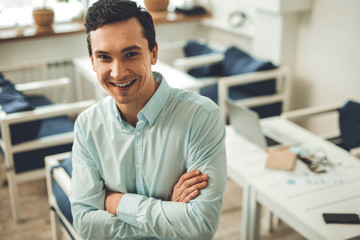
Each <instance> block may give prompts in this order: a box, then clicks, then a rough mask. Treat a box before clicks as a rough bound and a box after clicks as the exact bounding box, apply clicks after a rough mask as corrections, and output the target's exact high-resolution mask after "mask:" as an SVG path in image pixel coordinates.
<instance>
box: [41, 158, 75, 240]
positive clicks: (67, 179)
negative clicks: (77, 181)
mask: <svg viewBox="0 0 360 240" xmlns="http://www.w3.org/2000/svg"><path fill="white" fill-rule="evenodd" d="M45 171H46V185H47V189H48V200H49V206H50V220H51V229H52V239H53V240H60V239H62V236H65V238H66V239H81V238H80V237H79V235H78V234H77V233H76V231H75V229H74V227H73V226H72V221H73V219H72V214H71V206H70V201H69V195H70V185H71V174H72V163H71V153H70V152H66V153H60V154H56V155H52V156H47V157H45Z"/></svg>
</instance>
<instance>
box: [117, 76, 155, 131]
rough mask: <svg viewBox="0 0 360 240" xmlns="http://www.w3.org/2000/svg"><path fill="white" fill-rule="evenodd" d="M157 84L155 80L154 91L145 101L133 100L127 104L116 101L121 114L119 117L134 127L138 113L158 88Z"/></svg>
mask: <svg viewBox="0 0 360 240" xmlns="http://www.w3.org/2000/svg"><path fill="white" fill-rule="evenodd" d="M159 85H160V84H159V83H158V82H155V84H154V91H153V93H152V94H151V96H149V97H148V98H147V100H146V101H145V102H138V101H135V102H133V103H129V104H118V103H117V104H116V105H117V107H118V109H119V113H120V115H121V118H122V119H124V120H125V121H126V122H127V123H129V124H130V125H132V126H133V127H135V126H136V123H137V121H138V118H137V115H138V113H139V112H140V111H141V110H142V109H143V108H144V106H145V105H146V103H147V102H148V101H149V100H150V98H151V97H152V96H153V95H154V93H155V92H156V90H157V89H158V87H159Z"/></svg>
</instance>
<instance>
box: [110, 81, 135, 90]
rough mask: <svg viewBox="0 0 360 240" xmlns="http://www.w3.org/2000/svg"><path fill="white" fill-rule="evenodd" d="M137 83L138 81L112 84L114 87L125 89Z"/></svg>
mask: <svg viewBox="0 0 360 240" xmlns="http://www.w3.org/2000/svg"><path fill="white" fill-rule="evenodd" d="M135 81H136V79H134V80H132V81H129V82H124V83H113V82H112V83H111V84H112V85H114V86H117V87H121V88H123V87H127V86H129V85H131V84H133V83H134V82H135Z"/></svg>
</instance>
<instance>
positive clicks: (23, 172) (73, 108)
mask: <svg viewBox="0 0 360 240" xmlns="http://www.w3.org/2000/svg"><path fill="white" fill-rule="evenodd" d="M2 70H3V71H4V68H3V69H2ZM11 70H13V69H11ZM69 85H70V79H68V78H59V79H53V80H44V81H37V82H35V81H34V82H27V83H22V84H20V83H19V84H16V85H14V84H12V83H11V82H10V81H8V80H7V79H5V78H4V77H3V75H1V76H0V87H1V92H0V104H1V108H0V127H1V128H0V130H1V137H0V147H1V152H0V153H1V155H2V156H3V160H4V162H5V169H6V175H7V181H8V185H9V195H10V202H11V208H12V214H13V217H14V219H15V220H16V221H19V220H20V219H21V216H20V204H19V194H18V184H20V183H21V182H27V181H31V180H35V179H39V178H43V177H45V171H44V157H45V156H47V155H52V154H56V153H59V152H65V151H70V150H71V147H72V142H73V119H74V118H75V117H76V116H77V114H79V113H80V112H81V111H83V110H84V109H86V108H88V107H89V106H91V105H92V104H94V101H93V100H89V101H83V102H73V103H66V100H67V99H68V97H69V93H68V91H69ZM51 90H56V92H60V93H59V95H58V96H61V97H62V98H63V102H62V103H56V104H53V103H52V102H51V101H50V100H49V99H48V98H46V97H44V96H43V95H33V94H31V93H32V92H33V91H37V92H39V91H42V92H48V91H51Z"/></svg>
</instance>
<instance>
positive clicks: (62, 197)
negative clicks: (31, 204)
mask: <svg viewBox="0 0 360 240" xmlns="http://www.w3.org/2000/svg"><path fill="white" fill-rule="evenodd" d="M71 159H72V158H71V156H70V157H69V158H67V159H66V160H64V161H63V162H62V163H61V167H63V168H64V169H65V171H66V172H67V174H68V175H69V176H70V178H71V176H72V160H71ZM53 192H54V195H55V199H56V203H57V205H58V206H59V209H60V211H61V212H62V214H63V215H64V216H65V217H66V219H67V220H68V221H69V222H70V223H71V224H72V223H73V218H72V214H71V205H70V201H69V197H68V196H67V195H66V194H65V193H64V191H63V190H62V189H61V187H60V185H59V184H58V183H57V182H56V181H55V182H54V185H53Z"/></svg>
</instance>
